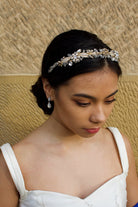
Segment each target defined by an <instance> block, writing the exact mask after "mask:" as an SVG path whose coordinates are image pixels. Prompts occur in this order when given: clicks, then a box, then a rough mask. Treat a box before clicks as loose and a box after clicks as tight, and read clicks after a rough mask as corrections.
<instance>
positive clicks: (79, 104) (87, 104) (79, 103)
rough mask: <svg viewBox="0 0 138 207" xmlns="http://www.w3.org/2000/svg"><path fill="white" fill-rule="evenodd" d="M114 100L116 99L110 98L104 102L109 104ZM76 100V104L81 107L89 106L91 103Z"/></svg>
mask: <svg viewBox="0 0 138 207" xmlns="http://www.w3.org/2000/svg"><path fill="white" fill-rule="evenodd" d="M115 101H116V99H115V98H114V99H112V100H110V101H105V103H106V104H111V103H113V102H115ZM75 102H76V104H77V105H78V106H81V107H87V106H89V105H90V104H91V103H82V102H79V101H75Z"/></svg>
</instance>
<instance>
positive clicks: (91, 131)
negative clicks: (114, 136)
mask: <svg viewBox="0 0 138 207" xmlns="http://www.w3.org/2000/svg"><path fill="white" fill-rule="evenodd" d="M85 130H86V131H87V132H89V133H91V134H95V133H97V132H98V131H99V130H100V128H91V129H85Z"/></svg>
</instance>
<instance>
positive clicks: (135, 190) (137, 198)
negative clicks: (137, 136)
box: [123, 136, 138, 207]
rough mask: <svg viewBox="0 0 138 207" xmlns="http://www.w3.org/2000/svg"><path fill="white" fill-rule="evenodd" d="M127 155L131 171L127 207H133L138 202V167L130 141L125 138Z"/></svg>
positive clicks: (128, 177)
mask: <svg viewBox="0 0 138 207" xmlns="http://www.w3.org/2000/svg"><path fill="white" fill-rule="evenodd" d="M123 138H124V141H125V145H126V150H127V155H128V161H129V170H128V176H127V180H126V181H127V200H128V203H127V207H132V206H134V205H135V204H136V203H137V202H138V177H137V173H136V167H135V158H134V155H133V151H132V149H131V145H130V143H129V141H128V138H127V137H125V136H123Z"/></svg>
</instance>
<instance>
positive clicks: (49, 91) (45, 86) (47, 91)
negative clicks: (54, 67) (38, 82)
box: [42, 78, 55, 101]
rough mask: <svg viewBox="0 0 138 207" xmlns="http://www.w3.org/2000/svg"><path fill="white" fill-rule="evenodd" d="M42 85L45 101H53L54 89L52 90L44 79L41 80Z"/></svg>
mask: <svg viewBox="0 0 138 207" xmlns="http://www.w3.org/2000/svg"><path fill="white" fill-rule="evenodd" d="M42 83H43V89H44V92H45V94H46V97H47V99H48V98H49V97H50V98H51V101H53V100H54V98H55V89H54V88H52V86H51V85H50V83H49V82H48V80H47V79H46V78H42Z"/></svg>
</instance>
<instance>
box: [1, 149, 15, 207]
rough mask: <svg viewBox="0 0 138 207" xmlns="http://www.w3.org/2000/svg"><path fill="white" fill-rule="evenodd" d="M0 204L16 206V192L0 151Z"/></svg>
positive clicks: (5, 206)
mask: <svg viewBox="0 0 138 207" xmlns="http://www.w3.org/2000/svg"><path fill="white" fill-rule="evenodd" d="M0 206H4V207H17V206H18V193H17V191H16V188H15V185H14V183H13V180H12V177H11V175H10V173H9V170H8V167H7V165H6V163H5V160H4V158H3V155H2V152H1V151H0Z"/></svg>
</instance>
